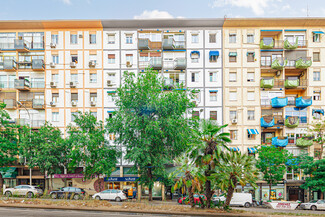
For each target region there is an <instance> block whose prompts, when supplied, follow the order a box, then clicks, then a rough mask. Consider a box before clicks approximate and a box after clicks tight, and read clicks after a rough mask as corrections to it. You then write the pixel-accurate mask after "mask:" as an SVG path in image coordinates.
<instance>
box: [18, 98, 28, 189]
mask: <svg viewBox="0 0 325 217" xmlns="http://www.w3.org/2000/svg"><path fill="white" fill-rule="evenodd" d="M17 103H18V105H20V106H22V107H23V108H24V109H25V110H26V112H27V114H28V118H29V142H30V143H32V119H31V118H30V113H29V111H28V109H27V108H26V106H24V104H22V103H21V102H20V101H17ZM29 184H30V185H32V168H29Z"/></svg>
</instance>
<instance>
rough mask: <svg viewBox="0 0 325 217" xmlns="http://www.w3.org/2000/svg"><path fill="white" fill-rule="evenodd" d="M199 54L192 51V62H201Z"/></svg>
mask: <svg viewBox="0 0 325 217" xmlns="http://www.w3.org/2000/svg"><path fill="white" fill-rule="evenodd" d="M199 57H200V56H199V54H198V53H193V52H192V53H191V61H192V63H198V62H199Z"/></svg>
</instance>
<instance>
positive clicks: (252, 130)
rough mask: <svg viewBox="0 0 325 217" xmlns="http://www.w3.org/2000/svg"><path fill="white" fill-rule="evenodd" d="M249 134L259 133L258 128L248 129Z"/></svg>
mask: <svg viewBox="0 0 325 217" xmlns="http://www.w3.org/2000/svg"><path fill="white" fill-rule="evenodd" d="M247 132H248V134H250V135H254V134H259V133H258V131H257V129H247Z"/></svg>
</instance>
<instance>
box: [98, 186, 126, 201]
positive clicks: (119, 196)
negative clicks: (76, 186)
mask: <svg viewBox="0 0 325 217" xmlns="http://www.w3.org/2000/svg"><path fill="white" fill-rule="evenodd" d="M93 198H94V199H96V200H115V201H116V202H120V201H123V200H126V199H127V198H126V196H125V194H124V193H123V192H122V191H121V190H116V189H108V190H104V191H102V192H99V193H96V194H94V195H93Z"/></svg>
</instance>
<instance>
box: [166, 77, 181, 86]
mask: <svg viewBox="0 0 325 217" xmlns="http://www.w3.org/2000/svg"><path fill="white" fill-rule="evenodd" d="M182 83H183V84H185V80H174V79H172V78H165V85H166V86H173V87H175V86H177V85H180V84H182Z"/></svg>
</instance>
